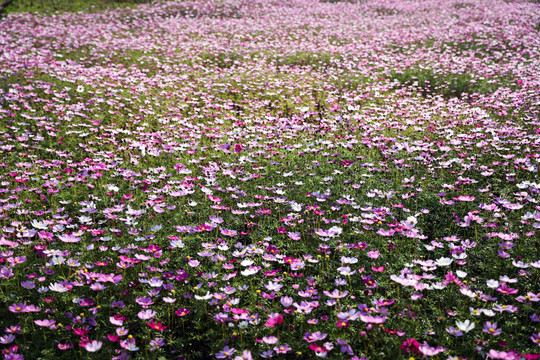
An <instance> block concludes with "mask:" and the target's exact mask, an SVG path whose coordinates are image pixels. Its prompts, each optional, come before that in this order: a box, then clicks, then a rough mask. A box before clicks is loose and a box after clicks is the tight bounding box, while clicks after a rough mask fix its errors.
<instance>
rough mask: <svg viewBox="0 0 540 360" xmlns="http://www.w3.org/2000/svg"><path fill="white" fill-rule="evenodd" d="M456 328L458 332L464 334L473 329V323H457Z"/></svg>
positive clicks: (466, 321) (468, 321)
mask: <svg viewBox="0 0 540 360" xmlns="http://www.w3.org/2000/svg"><path fill="white" fill-rule="evenodd" d="M456 326H457V327H458V329H459V330H461V331H463V332H466V333H467V332H469V331H471V330H472V329H474V323H473V322H471V321H470V320H468V319H467V320H465V321H457V322H456Z"/></svg>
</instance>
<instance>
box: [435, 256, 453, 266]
mask: <svg viewBox="0 0 540 360" xmlns="http://www.w3.org/2000/svg"><path fill="white" fill-rule="evenodd" d="M453 261H454V260H453V259H450V258H445V257H442V258H440V259H437V260H436V261H435V264H437V266H448V265H450V264H451V263H452V262H453Z"/></svg>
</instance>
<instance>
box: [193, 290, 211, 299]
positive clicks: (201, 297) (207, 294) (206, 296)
mask: <svg viewBox="0 0 540 360" xmlns="http://www.w3.org/2000/svg"><path fill="white" fill-rule="evenodd" d="M211 298H212V295H211V294H210V292H209V291H207V292H206V295H204V296H199V295H195V299H197V300H208V299H211Z"/></svg>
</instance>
